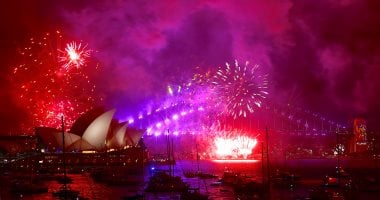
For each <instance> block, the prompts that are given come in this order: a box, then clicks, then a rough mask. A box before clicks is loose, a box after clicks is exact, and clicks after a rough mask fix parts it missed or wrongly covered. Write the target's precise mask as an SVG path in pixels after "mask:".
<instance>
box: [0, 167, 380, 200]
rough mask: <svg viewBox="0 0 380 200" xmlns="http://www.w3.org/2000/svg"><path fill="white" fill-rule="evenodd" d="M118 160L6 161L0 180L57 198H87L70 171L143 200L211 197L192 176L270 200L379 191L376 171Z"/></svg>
mask: <svg viewBox="0 0 380 200" xmlns="http://www.w3.org/2000/svg"><path fill="white" fill-rule="evenodd" d="M21 163H22V164H23V165H24V164H25V163H23V162H21ZM117 163H118V164H117V165H97V166H86V167H84V166H76V167H75V165H68V166H63V167H61V166H59V165H58V166H56V165H53V167H51V168H45V167H43V168H38V166H40V165H29V166H28V167H24V168H21V167H15V165H7V164H3V165H1V170H0V171H1V174H0V176H1V177H0V179H1V180H2V181H1V183H0V184H1V187H3V188H9V192H10V193H13V194H15V195H33V194H38V193H51V195H52V196H53V197H55V198H57V199H86V197H82V196H81V193H80V191H78V190H74V189H72V188H71V184H73V181H75V180H73V179H71V177H70V176H67V173H68V174H82V175H88V177H90V178H91V179H92V180H93V181H95V182H97V183H99V184H104V185H107V186H125V187H126V188H127V187H128V186H136V185H142V186H143V190H141V191H139V192H136V194H134V195H132V196H125V197H123V199H145V197H146V195H147V194H149V193H154V194H155V193H169V194H175V195H176V196H177V197H178V199H194V200H197V199H200V200H203V199H209V198H210V197H209V194H208V193H207V190H201V188H200V187H194V186H192V185H191V184H189V183H188V182H187V181H188V180H189V179H198V180H208V181H207V182H208V183H209V184H208V185H207V187H213V188H220V192H224V191H223V190H225V188H226V187H228V188H230V189H231V191H232V192H233V193H234V195H235V196H236V197H238V198H239V199H269V198H270V195H271V191H272V192H273V191H279V190H286V191H295V190H297V188H300V187H305V188H308V191H307V192H308V194H307V195H303V197H304V199H355V198H354V197H358V195H360V193H361V192H371V193H380V179H379V176H378V175H377V174H374V176H367V175H361V174H358V173H355V174H351V173H349V172H347V171H346V170H344V169H343V168H341V167H337V168H335V169H333V170H332V173H327V174H326V175H324V176H321V177H320V178H319V179H318V180H317V181H316V182H315V181H314V182H311V183H310V180H308V178H305V177H302V176H301V175H300V174H297V173H295V172H292V171H286V170H283V169H271V173H268V174H267V173H264V171H263V173H262V175H261V176H252V175H247V174H242V173H241V172H239V171H235V170H234V169H231V168H225V170H224V171H223V173H222V174H214V173H209V172H208V171H202V170H200V168H199V164H198V166H197V167H193V168H194V169H193V168H191V169H183V170H182V172H181V173H182V174H181V175H179V173H178V171H177V172H174V165H176V162H175V161H174V160H166V161H165V160H164V161H162V162H160V161H157V160H154V161H152V162H150V161H148V162H143V163H141V164H142V165H119V164H120V162H119V161H117ZM147 168H148V169H150V170H149V173H147V171H146V170H144V169H147ZM177 170H178V169H177ZM144 173H145V174H144ZM145 177H149V178H148V179H145ZM49 181H56V182H57V183H59V184H60V185H61V187H60V188H59V189H57V190H54V191H51V190H49V187H48V182H49ZM306 186H307V187H306ZM204 191H206V192H204ZM82 195H83V194H82ZM299 199H302V198H299Z"/></svg>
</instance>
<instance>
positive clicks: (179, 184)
mask: <svg viewBox="0 0 380 200" xmlns="http://www.w3.org/2000/svg"><path fill="white" fill-rule="evenodd" d="M188 189H189V185H188V184H187V183H185V182H183V180H182V178H181V177H180V176H172V175H169V174H167V173H166V172H163V171H158V172H156V173H155V174H154V175H153V176H152V177H150V179H149V182H148V186H147V187H146V189H145V191H147V192H186V191H187V190H188Z"/></svg>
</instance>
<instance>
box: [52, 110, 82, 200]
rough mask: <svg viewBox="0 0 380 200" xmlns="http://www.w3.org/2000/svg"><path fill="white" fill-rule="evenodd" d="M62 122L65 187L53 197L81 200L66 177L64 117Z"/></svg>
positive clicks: (55, 192) (54, 193)
mask: <svg viewBox="0 0 380 200" xmlns="http://www.w3.org/2000/svg"><path fill="white" fill-rule="evenodd" d="M61 120H62V142H63V145H62V146H63V149H62V157H63V180H62V181H63V183H62V184H63V185H62V186H61V188H60V189H59V190H58V191H54V192H53V193H52V195H53V196H54V197H59V198H60V199H65V200H66V199H81V197H80V196H79V191H77V190H72V189H71V188H70V187H69V186H68V185H67V183H68V179H67V175H66V159H65V130H64V127H65V126H64V121H63V116H62V118H61Z"/></svg>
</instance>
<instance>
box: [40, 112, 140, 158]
mask: <svg viewBox="0 0 380 200" xmlns="http://www.w3.org/2000/svg"><path fill="white" fill-rule="evenodd" d="M114 114H115V110H110V111H107V112H103V111H102V109H94V110H91V111H89V112H87V113H85V114H84V115H82V116H81V117H80V118H78V119H77V120H76V121H75V122H74V124H73V126H72V127H71V129H70V131H69V132H65V133H62V130H58V129H54V128H48V127H38V128H36V136H37V138H38V139H39V141H40V144H41V149H43V151H47V152H56V151H62V150H65V151H66V152H89V151H93V152H104V151H110V150H120V149H126V148H130V147H137V146H138V145H139V141H140V139H141V137H142V135H143V133H144V132H143V131H141V130H137V129H133V128H129V127H128V128H127V123H126V122H124V123H118V122H117V120H115V119H113V116H114Z"/></svg>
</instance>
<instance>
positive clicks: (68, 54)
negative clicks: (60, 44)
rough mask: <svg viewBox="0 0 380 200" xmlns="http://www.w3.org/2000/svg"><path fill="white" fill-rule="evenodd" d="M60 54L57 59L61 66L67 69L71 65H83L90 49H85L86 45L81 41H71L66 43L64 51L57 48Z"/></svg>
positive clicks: (77, 66)
mask: <svg viewBox="0 0 380 200" xmlns="http://www.w3.org/2000/svg"><path fill="white" fill-rule="evenodd" d="M59 52H60V53H61V55H60V56H59V61H60V63H62V67H63V68H65V69H69V68H71V67H76V68H79V67H81V66H83V65H85V63H86V61H87V59H88V58H89V57H90V53H91V50H88V49H87V45H84V44H82V43H76V42H71V43H68V44H67V45H66V48H65V50H64V51H61V50H59Z"/></svg>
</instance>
